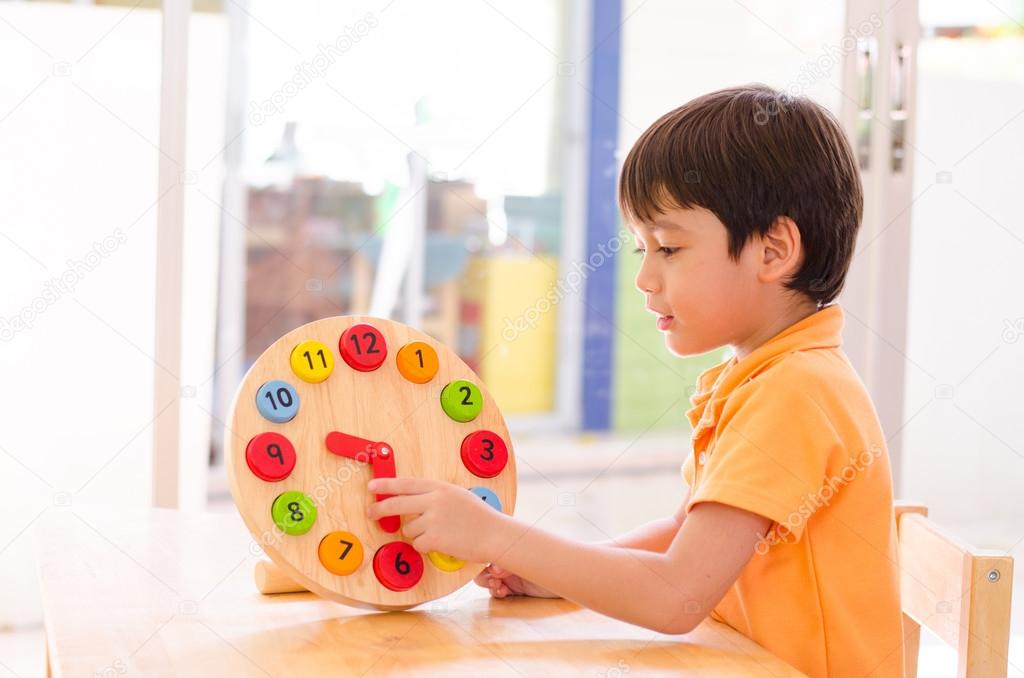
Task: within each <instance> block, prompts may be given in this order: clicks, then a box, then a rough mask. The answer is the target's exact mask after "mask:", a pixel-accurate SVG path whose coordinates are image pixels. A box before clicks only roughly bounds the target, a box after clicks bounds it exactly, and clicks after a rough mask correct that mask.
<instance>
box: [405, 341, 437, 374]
mask: <svg viewBox="0 0 1024 678" xmlns="http://www.w3.org/2000/svg"><path fill="white" fill-rule="evenodd" d="M395 361H396V362H397V363H398V371H399V372H401V373H402V376H403V377H405V378H406V379H408V380H409V381H411V382H412V383H414V384H425V383H427V382H428V381H430V380H431V379H433V378H434V375H435V374H437V367H438V360H437V351H435V350H434V349H433V347H432V346H431V345H430V344H428V343H427V342H425V341H414V342H412V343H411V344H406V345H405V346H403V347H402V348H401V349H400V350H399V351H398V356H396V358H395Z"/></svg>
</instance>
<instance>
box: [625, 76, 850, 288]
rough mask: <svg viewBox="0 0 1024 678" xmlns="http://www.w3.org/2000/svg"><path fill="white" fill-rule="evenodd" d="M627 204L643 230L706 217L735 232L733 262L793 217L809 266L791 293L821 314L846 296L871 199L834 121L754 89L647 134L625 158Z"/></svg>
mask: <svg viewBox="0 0 1024 678" xmlns="http://www.w3.org/2000/svg"><path fill="white" fill-rule="evenodd" d="M619 203H620V204H621V206H622V211H623V213H624V214H625V216H626V218H627V219H629V220H631V221H639V222H649V221H652V220H653V219H654V218H656V216H657V215H658V214H662V213H664V212H665V210H667V209H672V208H675V207H681V208H694V207H703V208H705V209H707V210H709V211H711V212H713V213H714V214H715V216H716V217H718V219H719V220H720V221H721V222H722V223H723V224H725V227H726V229H728V231H729V255H730V256H731V257H732V258H733V259H738V258H739V255H740V252H741V251H742V249H743V246H744V245H745V244H746V243H747V241H748V240H749V239H750V238H751V237H753V236H754V235H755V234H757V235H764V234H765V233H767V231H768V227H769V226H771V224H772V222H774V221H775V218H776V217H779V216H787V217H789V218H790V219H792V220H793V221H794V222H796V225H797V227H798V228H799V229H800V238H801V240H802V242H803V251H804V261H803V264H802V266H801V267H800V270H799V271H797V273H796V275H794V276H793V277H792V278H791V279H790V280H788V281H787V282H786V287H787V288H788V289H791V290H794V291H797V292H801V293H803V294H805V295H807V296H808V297H810V298H811V299H813V300H814V301H816V302H818V305H819V306H820V305H824V304H827V303H829V302H831V301H832V300H834V299H835V298H836V297H837V296H838V295H839V292H840V290H842V288H843V281H844V280H845V278H846V272H847V270H848V269H849V267H850V260H851V258H852V256H853V249H854V245H855V243H856V240H857V229H858V227H859V225H860V219H861V211H862V208H863V203H864V197H863V193H862V189H861V183H860V176H859V174H858V171H857V165H856V162H855V161H854V156H853V152H852V151H851V150H850V144H849V142H848V141H847V140H846V135H845V134H844V133H843V128H842V127H841V126H840V125H839V122H838V121H837V120H836V119H835V117H833V115H832V114H831V113H829V112H828V111H827V110H825V109H824V108H822V107H821V106H819V105H818V104H815V103H814V102H812V101H810V100H809V99H806V98H804V97H791V96H789V95H787V94H784V93H783V92H780V91H778V90H774V89H772V88H770V87H766V86H764V85H748V86H745V87H735V88H730V89H723V90H719V91H717V92H712V93H710V94H705V95H704V96H701V97H698V98H696V99H694V100H692V101H690V102H688V103H686V104H683V105H682V106H680V107H679V108H677V109H675V110H673V111H670V112H668V113H666V114H665V115H663V116H661V118H659V119H658V120H657V121H656V122H655V123H654V124H653V125H651V126H650V127H649V128H647V130H646V131H645V132H644V133H643V134H642V135H640V138H639V139H638V140H637V142H636V144H634V145H633V148H632V149H631V150H630V151H629V155H627V156H626V162H625V164H624V165H623V168H622V176H621V177H620V179H619Z"/></svg>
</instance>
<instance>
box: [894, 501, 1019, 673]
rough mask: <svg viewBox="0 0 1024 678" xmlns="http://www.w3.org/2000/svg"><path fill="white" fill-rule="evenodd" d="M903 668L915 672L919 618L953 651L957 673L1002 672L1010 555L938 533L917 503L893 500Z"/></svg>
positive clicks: (1007, 629)
mask: <svg viewBox="0 0 1024 678" xmlns="http://www.w3.org/2000/svg"><path fill="white" fill-rule="evenodd" d="M896 525H897V532H898V534H899V558H900V578H901V580H900V593H901V596H902V599H903V625H904V631H903V633H904V646H903V647H904V651H905V657H906V676H907V678H915V676H917V655H918V649H919V645H920V640H921V626H924V627H927V628H928V629H929V630H931V631H932V632H933V633H934V634H935V635H937V636H938V637H939V638H941V639H942V640H944V641H945V642H946V643H948V644H949V645H950V646H951V647H953V648H955V649H956V651H957V676H959V677H960V678H995V677H999V678H1005V676H1006V670H1007V658H1006V655H1007V652H1008V650H1009V645H1010V595H1011V590H1012V588H1013V587H1012V584H1013V558H1012V557H1010V556H1007V555H1005V554H1002V553H999V552H997V551H979V550H977V549H972V548H970V547H968V546H965V545H963V544H961V543H960V542H958V541H957V540H956V539H954V538H952V537H950V536H948V535H946V534H943V533H942V531H941V530H940V529H939V528H938V526H937V525H936V524H935V523H933V522H932V521H930V520H929V519H928V509H927V508H926V507H924V506H922V505H918V504H909V503H902V502H901V503H898V504H897V506H896Z"/></svg>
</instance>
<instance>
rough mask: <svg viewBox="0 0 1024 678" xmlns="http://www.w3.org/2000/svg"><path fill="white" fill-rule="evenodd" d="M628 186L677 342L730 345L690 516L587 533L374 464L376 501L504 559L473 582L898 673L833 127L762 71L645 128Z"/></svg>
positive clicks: (844, 158)
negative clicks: (850, 347) (853, 352)
mask: <svg viewBox="0 0 1024 678" xmlns="http://www.w3.org/2000/svg"><path fill="white" fill-rule="evenodd" d="M768 112H770V115H769V114H768ZM619 199H620V203H621V206H622V209H623V212H624V214H625V217H626V219H627V222H628V223H629V226H630V230H631V231H632V233H633V235H634V237H635V239H636V241H637V252H638V253H639V254H640V255H641V256H642V264H641V267H640V271H639V273H638V274H637V277H636V286H637V288H638V289H639V290H640V292H641V293H642V294H643V295H644V298H645V302H646V306H647V308H648V309H649V310H650V311H651V312H653V313H654V314H655V315H657V316H658V319H657V324H658V328H659V329H660V330H661V331H662V332H664V334H665V343H666V345H667V347H668V349H669V350H670V351H671V352H672V353H674V354H676V355H680V356H686V355H694V354H698V353H703V352H705V351H709V350H711V349H714V348H716V347H719V346H724V345H729V346H732V347H733V349H734V356H733V357H732V358H730V359H729V360H727V361H725V362H723V363H722V364H720V365H717V366H715V367H713V368H711V369H709V370H707V371H706V372H704V373H703V374H702V375H701V376H700V378H699V379H698V384H697V392H696V394H695V395H694V396H693V397H692V398H691V403H692V405H693V407H692V408H691V409H690V410H689V411H688V412H687V417H688V418H689V420H690V422H691V424H692V425H693V433H692V437H691V441H692V446H693V449H692V452H691V453H690V454H689V455H687V457H686V461H685V463H684V464H683V467H682V474H683V477H684V479H685V480H686V483H687V485H688V486H689V490H688V493H687V495H686V499H685V500H684V501H683V503H682V505H681V506H680V507H679V510H678V511H677V512H676V514H675V515H674V516H672V517H668V518H662V519H660V520H656V521H654V522H652V523H649V524H647V525H645V526H642V527H640V528H638V529H636V530H634V531H632V532H630V533H628V534H626V535H624V536H622V537H620V538H618V539H615V540H613V541H611V542H608V543H602V544H581V543H575V542H572V541H569V540H567V539H564V538H561V537H559V536H557V535H554V534H550V533H548V532H545V531H544V530H542V529H539V528H537V527H533V526H530V525H527V524H524V523H522V522H520V521H517V520H515V519H514V518H511V517H509V516H506V515H503V514H500V513H498V512H496V511H493V510H491V509H490V508H489V507H487V506H486V505H484V504H483V503H482V502H480V501H479V500H478V499H477V498H476V497H475V496H474V495H472V494H471V493H468V492H466V491H465V490H464V489H461V488H458V487H455V486H454V485H449V484H446V483H441V482H436V481H431V480H423V479H411V478H405V479H403V478H398V479H393V480H386V481H373V483H372V484H374V485H376V487H372V488H371V491H373V492H380V493H393V494H397V495H400V496H397V497H394V498H391V499H386V500H384V501H382V502H379V503H377V504H375V505H374V506H373V507H372V508H371V510H370V515H371V517H372V518H377V517H379V516H383V515H392V514H402V515H404V516H405V520H406V522H404V524H403V533H404V534H405V535H406V537H407V538H409V539H412V540H413V541H412V544H413V546H414V547H415V548H416V549H417V550H419V551H421V552H424V553H425V552H428V551H431V550H438V551H442V552H444V553H449V554H452V555H456V556H458V557H460V558H463V559H465V560H468V561H471V562H485V563H490V564H491V565H490V566H489V567H488V568H487V569H486V570H484V572H483V573H481V575H480V576H478V577H477V583H479V584H480V585H482V586H487V587H489V588H490V590H491V592H492V595H494V596H495V597H498V598H502V597H505V596H508V595H517V594H519V595H534V596H561V597H564V598H567V599H569V600H572V601H574V602H576V603H579V604H581V605H585V606H587V607H589V608H592V609H594V610H596V611H598V612H601V613H604V614H607V615H609V616H612V617H616V618H618V619H621V620H625V621H627V622H632V623H634V624H639V625H642V626H645V627H648V628H650V629H654V630H657V631H661V632H665V633H686V632H688V631H690V630H691V629H693V628H694V627H695V626H696V625H697V624H699V623H700V622H701V621H702V620H703V619H704V618H705V617H707V616H708V615H710V616H711V617H712V618H714V619H716V620H718V621H722V622H725V623H726V624H729V625H730V626H732V627H733V628H735V629H737V630H739V631H740V632H742V633H744V634H746V635H747V636H749V637H750V638H752V639H753V640H755V641H756V642H758V643H760V644H761V645H762V646H764V647H765V648H767V649H768V650H770V651H771V652H773V653H775V654H776V655H778V656H780V657H781V658H783V659H784V660H786V661H787V662H789V663H790V664H792V665H793V666H794V667H795V668H797V669H799V670H800V671H802V672H804V673H806V674H807V675H810V676H844V677H845V676H868V675H870V676H901V675H902V666H903V641H902V617H901V612H900V601H899V578H898V573H897V571H898V566H897V563H896V531H895V524H894V520H893V506H892V480H891V476H890V470H889V459H888V454H887V452H886V444H885V438H884V436H883V435H882V431H881V429H880V426H879V423H878V419H877V416H876V414H875V411H874V407H873V406H872V404H871V400H870V398H869V396H868V394H867V392H866V390H865V388H864V386H863V384H862V382H861V381H860V379H859V378H858V377H857V375H856V373H855V372H854V370H853V368H852V367H851V365H850V363H849V361H848V360H847V358H846V356H845V355H844V353H843V352H842V350H841V349H840V348H839V344H840V333H841V330H842V325H843V312H842V309H841V308H840V307H839V306H837V305H835V304H834V303H833V302H834V300H835V298H836V297H837V296H838V294H839V292H840V290H841V289H842V286H843V281H844V278H845V277H846V272H847V269H848V268H849V265H850V260H851V258H852V256H853V250H854V244H855V242H856V235H857V228H858V225H859V223H860V217H861V209H862V203H863V199H862V194H861V185H860V180H859V177H858V173H857V167H856V165H855V163H854V160H853V154H852V153H851V150H850V147H849V144H848V143H847V141H846V138H845V136H844V134H843V131H842V129H841V127H840V126H839V124H838V123H837V122H836V120H835V119H834V118H833V117H832V116H831V115H830V114H829V113H828V112H827V111H825V110H824V109H822V108H821V107H819V106H817V105H816V104H814V103H812V102H810V101H808V100H806V99H802V98H801V99H791V98H787V97H784V96H783V95H781V94H780V93H779V92H777V91H775V90H772V89H769V88H767V87H763V86H749V87H740V88H735V89H727V90H722V91H719V92H714V93H711V94H708V95H705V96H702V97H700V98H698V99H695V100H693V101H691V102H689V103H687V104H685V105H684V106H682V107H680V108H678V109H676V110H674V111H671V112H669V113H667V114H666V115H665V116H663V117H662V118H661V119H659V120H658V121H657V122H655V123H654V124H653V125H652V126H651V127H650V128H649V129H648V130H647V131H646V132H644V134H643V135H642V136H641V137H640V139H639V140H638V141H637V142H636V144H635V145H634V146H633V149H632V150H631V151H630V153H629V155H628V157H627V158H626V161H625V164H624V167H623V171H622V176H621V179H620V183H619ZM512 573H515V574H512ZM615 582H620V583H621V582H629V586H628V587H625V586H619V585H615V584H613V583H615Z"/></svg>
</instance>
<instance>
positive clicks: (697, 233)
mask: <svg viewBox="0 0 1024 678" xmlns="http://www.w3.org/2000/svg"><path fill="white" fill-rule="evenodd" d="M630 230H631V231H632V232H633V236H634V238H635V240H636V246H637V248H638V249H640V250H642V256H643V262H642V263H641V265H640V271H639V273H637V276H636V286H637V289H639V290H640V292H641V293H643V295H644V299H645V302H646V306H647V309H648V310H650V311H651V312H652V313H655V314H656V315H657V316H658V318H657V324H658V329H659V330H661V331H662V332H663V333H664V334H665V345H666V346H667V347H668V349H669V350H670V351H672V352H673V353H675V354H676V355H680V356H687V355H696V354H698V353H704V352H705V351H710V350H712V349H715V348H718V347H720V346H725V345H726V344H737V343H739V342H741V341H743V340H744V339H745V338H746V337H747V335H748V334H749V333H750V331H751V329H752V328H751V321H752V320H753V318H755V317H756V316H757V315H758V313H757V306H758V299H759V291H760V287H761V286H760V285H759V284H758V281H757V271H758V255H757V247H756V246H755V243H756V240H757V239H756V238H755V239H753V240H751V241H748V242H747V244H746V245H745V246H744V248H743V251H742V252H741V253H740V258H739V260H738V261H737V260H734V259H732V258H730V257H729V235H728V231H727V230H726V228H725V224H723V223H722V222H721V221H719V220H718V218H717V217H715V215H714V214H712V213H711V212H709V211H708V210H706V209H703V208H695V209H681V208H677V209H670V210H667V211H666V212H665V213H664V214H662V215H659V216H658V217H657V218H656V219H655V221H653V222H651V223H643V224H631V225H630Z"/></svg>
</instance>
